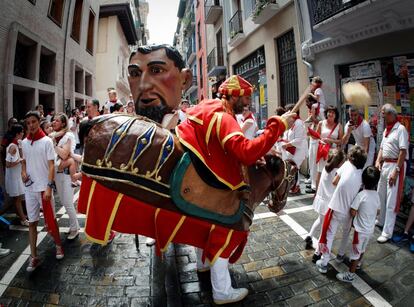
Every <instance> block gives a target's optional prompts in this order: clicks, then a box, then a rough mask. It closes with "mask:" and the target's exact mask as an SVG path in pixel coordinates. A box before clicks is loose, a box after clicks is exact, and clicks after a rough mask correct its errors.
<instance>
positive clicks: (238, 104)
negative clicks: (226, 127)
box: [233, 98, 244, 114]
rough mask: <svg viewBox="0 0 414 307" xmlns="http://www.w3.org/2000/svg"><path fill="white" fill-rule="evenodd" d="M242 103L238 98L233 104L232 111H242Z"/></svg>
mask: <svg viewBox="0 0 414 307" xmlns="http://www.w3.org/2000/svg"><path fill="white" fill-rule="evenodd" d="M243 108H244V104H243V102H242V101H241V99H240V98H239V100H237V101H236V102H235V103H234V104H233V112H234V114H241V113H243Z"/></svg>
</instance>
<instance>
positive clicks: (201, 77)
mask: <svg viewBox="0 0 414 307" xmlns="http://www.w3.org/2000/svg"><path fill="white" fill-rule="evenodd" d="M198 67H200V88H201V89H202V88H203V81H204V80H203V58H200V59H199V65H198Z"/></svg>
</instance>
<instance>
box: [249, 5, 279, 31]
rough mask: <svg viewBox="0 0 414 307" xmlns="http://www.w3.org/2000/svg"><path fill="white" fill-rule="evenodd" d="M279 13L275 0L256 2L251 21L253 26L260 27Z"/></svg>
mask: <svg viewBox="0 0 414 307" xmlns="http://www.w3.org/2000/svg"><path fill="white" fill-rule="evenodd" d="M278 11H280V7H279V4H277V2H276V0H267V1H260V2H259V1H256V5H255V8H254V11H253V17H252V20H253V22H254V23H255V24H258V25H262V24H264V23H265V22H266V21H268V20H269V19H270V18H272V17H273V16H275V15H276V14H277V12H278Z"/></svg>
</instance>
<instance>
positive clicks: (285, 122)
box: [276, 116, 288, 130]
mask: <svg viewBox="0 0 414 307" xmlns="http://www.w3.org/2000/svg"><path fill="white" fill-rule="evenodd" d="M276 118H278V119H280V121H281V122H282V123H283V124H284V125H285V130H287V129H288V123H287V121H286V119H284V118H283V117H281V116H276Z"/></svg>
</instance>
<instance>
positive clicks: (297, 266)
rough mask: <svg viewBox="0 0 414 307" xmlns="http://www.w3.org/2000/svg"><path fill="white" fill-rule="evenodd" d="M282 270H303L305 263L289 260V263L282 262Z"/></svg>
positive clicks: (289, 271) (290, 271) (287, 271)
mask: <svg viewBox="0 0 414 307" xmlns="http://www.w3.org/2000/svg"><path fill="white" fill-rule="evenodd" d="M281 267H282V269H283V271H285V272H286V273H292V272H295V271H299V270H303V269H305V268H306V265H304V264H303V263H300V262H290V263H284V264H282V265H281Z"/></svg>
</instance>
